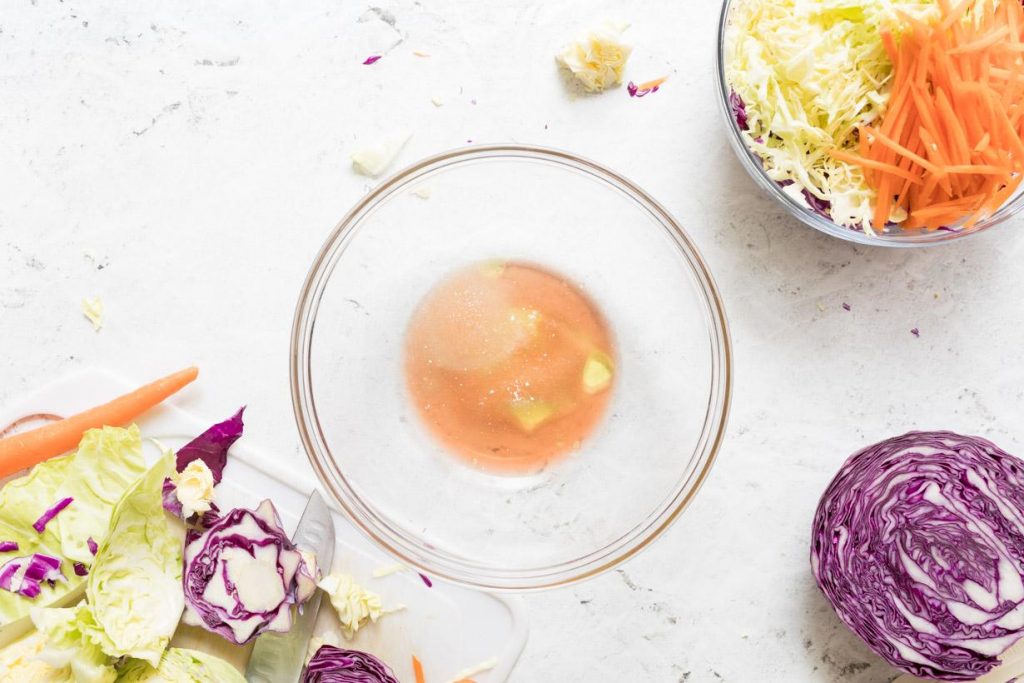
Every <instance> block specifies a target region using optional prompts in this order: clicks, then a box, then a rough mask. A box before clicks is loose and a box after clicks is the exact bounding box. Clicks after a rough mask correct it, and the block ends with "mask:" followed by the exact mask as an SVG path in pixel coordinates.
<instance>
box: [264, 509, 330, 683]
mask: <svg viewBox="0 0 1024 683" xmlns="http://www.w3.org/2000/svg"><path fill="white" fill-rule="evenodd" d="M292 543H294V544H295V545H296V546H297V547H298V548H299V549H300V550H304V551H306V552H308V553H313V554H314V555H316V562H317V565H318V566H319V567H320V570H321V571H322V572H324V573H325V574H326V573H327V572H330V571H331V562H333V561H334V520H332V519H331V511H330V509H329V508H328V507H327V503H325V502H324V499H323V497H322V496H321V495H320V493H319V492H317V491H313V493H312V494H311V495H310V496H309V501H308V502H307V503H306V509H305V510H303V512H302V518H301V519H300V520H299V526H298V527H296V528H295V534H294V535H293V536H292ZM322 596H323V593H322V592H321V591H320V590H317V591H316V592H314V593H313V595H312V597H310V598H309V600H307V601H306V603H305V604H304V605H303V606H302V614H299V615H297V616H296V618H295V622H294V623H293V624H292V627H291V629H290V630H289V631H288V632H287V633H264V634H263V635H261V636H259V637H258V638H257V639H256V644H255V646H254V647H253V649H252V657H250V658H249V665H248V666H247V667H246V669H245V680H246V681H247V683H294V682H295V681H298V680H299V674H300V673H302V664H303V662H304V661H305V659H306V648H307V647H308V646H309V640H310V638H311V637H312V636H313V627H314V626H315V625H316V615H317V613H318V612H319V611H320V599H321V597H322Z"/></svg>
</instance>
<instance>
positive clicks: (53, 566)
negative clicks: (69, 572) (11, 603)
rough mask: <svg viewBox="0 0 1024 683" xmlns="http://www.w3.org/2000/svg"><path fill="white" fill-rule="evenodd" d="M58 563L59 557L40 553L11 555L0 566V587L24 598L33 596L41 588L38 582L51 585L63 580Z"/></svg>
mask: <svg viewBox="0 0 1024 683" xmlns="http://www.w3.org/2000/svg"><path fill="white" fill-rule="evenodd" d="M60 565H61V560H60V558H59V557H51V556H50V555H42V554H40V553H35V554H33V555H23V556H21V557H12V558H11V559H9V560H7V562H5V563H4V564H3V565H2V566H0V588H2V589H3V590H6V591H10V592H11V593H18V594H19V595H22V596H24V597H26V598H35V597H36V596H38V595H39V593H40V591H41V590H42V586H41V585H40V584H41V583H42V582H43V581H46V582H48V583H49V584H50V585H53V583H55V582H57V581H63V580H64V574H62V573H61V571H60Z"/></svg>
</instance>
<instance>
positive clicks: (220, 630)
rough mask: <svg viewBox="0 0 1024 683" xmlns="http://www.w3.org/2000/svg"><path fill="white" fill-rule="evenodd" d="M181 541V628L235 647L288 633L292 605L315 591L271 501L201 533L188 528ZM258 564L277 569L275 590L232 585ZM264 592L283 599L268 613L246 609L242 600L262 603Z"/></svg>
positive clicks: (249, 606)
mask: <svg viewBox="0 0 1024 683" xmlns="http://www.w3.org/2000/svg"><path fill="white" fill-rule="evenodd" d="M185 540H186V546H185V557H184V560H185V568H184V574H183V577H182V583H183V586H184V591H185V615H184V621H185V623H187V624H191V625H193V626H202V627H203V628H205V629H206V630H208V631H210V632H212V633H216V634H218V635H220V636H222V637H224V638H226V639H227V640H230V641H231V642H234V643H237V644H239V645H241V644H243V643H245V642H248V641H249V640H250V639H252V638H253V637H255V636H257V635H259V634H260V633H263V632H264V631H279V632H285V631H287V630H288V629H289V628H291V622H292V613H291V606H292V605H293V604H297V603H301V602H302V601H303V600H305V599H306V598H308V597H309V595H311V594H312V592H313V589H314V588H315V583H312V581H313V579H311V578H310V576H311V572H310V571H309V570H304V565H305V560H304V559H303V557H302V554H301V553H300V552H299V551H298V550H297V549H296V548H295V546H293V545H292V543H291V541H289V540H288V537H287V536H286V535H285V533H284V529H283V528H282V526H281V519H280V518H279V517H278V515H277V511H276V510H275V509H274V505H273V503H271V502H270V501H269V500H264V501H263V502H262V503H260V505H259V507H257V508H256V509H255V510H246V509H244V508H236V509H234V510H231V511H230V512H228V513H227V514H226V515H224V516H222V517H218V518H216V519H213V520H211V523H210V526H209V528H207V529H205V530H199V529H190V530H189V531H188V532H187V535H186V539H185ZM229 551H231V552H229ZM234 551H241V552H234ZM257 555H258V556H259V557H260V560H259V561H258V560H257ZM259 562H263V563H266V562H273V563H274V566H276V574H277V576H276V578H275V579H274V580H273V585H266V586H251V585H248V584H246V585H245V586H242V587H241V588H240V587H239V586H238V585H236V584H235V583H234V582H235V581H236V580H238V577H239V576H242V575H249V574H251V573H252V572H248V571H245V568H246V567H249V566H255V565H256V564H258V563H259ZM240 563H241V564H244V565H245V566H246V567H240V566H239V564H240ZM277 581H280V582H281V583H280V585H278V584H277V583H276V582H277ZM268 593H269V594H271V595H274V594H280V595H281V596H282V597H281V599H280V601H279V602H277V603H276V604H273V605H272V606H270V607H269V608H268V607H267V606H266V605H263V606H262V607H256V606H254V605H252V604H246V600H245V597H244V595H253V594H259V595H260V599H261V600H265V599H266V595H267V594H268ZM224 596H227V597H226V598H225V597H224ZM225 601H227V602H228V603H229V604H224V603H225Z"/></svg>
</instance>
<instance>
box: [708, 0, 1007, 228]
mask: <svg viewBox="0 0 1024 683" xmlns="http://www.w3.org/2000/svg"><path fill="white" fill-rule="evenodd" d="M737 1H738V2H743V0H737ZM733 2H734V0H722V11H721V14H720V15H719V18H718V46H717V47H716V49H715V74H716V76H715V80H716V81H717V87H718V98H717V99H718V103H719V105H720V106H719V108H720V110H721V112H722V114H723V115H724V116H725V121H726V128H728V130H729V142H730V143H731V144H732V147H733V150H734V151H735V152H736V155H737V156H738V157H739V159H740V163H741V165H742V166H743V168H744V169H746V171H747V173H748V174H749V175H750V176H751V177H752V178H753V179H754V181H755V183H756V184H757V185H758V186H759V187H760V188H761V189H762V190H764V191H765V192H767V193H768V194H770V195H771V196H772V197H773V198H774V199H775V200H776V201H778V202H779V203H780V204H782V206H783V207H784V208H785V209H786V211H787V212H789V214H790V215H792V216H793V217H794V218H796V219H797V220H799V221H800V222H801V223H803V224H804V225H809V226H810V227H812V228H814V229H816V230H818V231H820V232H823V233H825V234H827V235H831V236H833V237H838V238H839V239H842V240H846V241H848V242H855V243H857V244H863V245H866V246H870V247H934V246H937V245H940V244H949V243H950V242H955V241H957V240H962V239H965V238H968V237H974V236H976V235H978V234H980V233H982V232H985V231H986V230H989V229H990V228H994V227H995V226H997V225H1000V224H1002V223H1005V222H1006V221H1007V220H1008V219H1010V218H1012V217H1013V216H1015V215H1017V214H1018V213H1019V212H1020V211H1021V210H1022V209H1024V193H1021V194H1018V195H1017V196H1016V197H1011V198H1010V200H1009V201H1007V202H1006V203H1005V204H1003V206H1001V207H1000V208H999V210H998V211H996V212H995V213H994V214H992V215H991V216H989V217H988V218H986V219H985V220H983V221H980V222H979V223H978V225H977V226H975V227H974V228H973V229H971V230H965V231H959V232H948V231H944V230H936V231H934V232H930V233H918V234H912V235H900V234H896V235H869V234H867V233H865V232H864V231H862V230H854V229H852V228H848V227H846V226H844V225H839V224H838V223H835V222H834V221H831V220H829V219H827V218H825V217H823V216H820V215H818V214H816V213H814V212H813V211H811V210H809V209H808V208H807V207H805V206H802V205H801V204H800V203H799V202H797V201H796V200H795V199H793V198H792V197H791V196H789V195H788V194H786V193H785V192H783V191H782V188H781V187H779V185H778V184H777V183H776V182H775V181H774V180H772V179H771V178H769V177H768V175H767V174H766V173H765V171H764V167H763V166H762V164H761V158H760V157H759V156H758V155H757V153H756V152H754V151H753V150H751V149H750V148H749V147H748V146H747V143H746V142H744V140H743V136H742V134H741V132H740V129H739V126H738V125H737V124H736V121H735V120H734V119H733V116H732V112H731V110H730V106H729V93H730V92H731V90H732V89H731V87H730V86H729V81H728V79H727V78H726V76H725V33H726V29H727V28H728V22H729V8H730V7H731V6H732V5H733Z"/></svg>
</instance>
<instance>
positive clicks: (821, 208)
mask: <svg viewBox="0 0 1024 683" xmlns="http://www.w3.org/2000/svg"><path fill="white" fill-rule="evenodd" d="M801 192H802V193H803V195H804V199H805V200H807V205H808V206H809V207H811V211H813V212H814V213H816V214H818V215H819V216H823V217H825V218H827V219H829V220H832V202H830V201H828V200H827V199H819V198H818V197H815V196H814V195H813V194H811V193H810V192H808V191H807V190H806V189H804V190H801Z"/></svg>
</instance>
